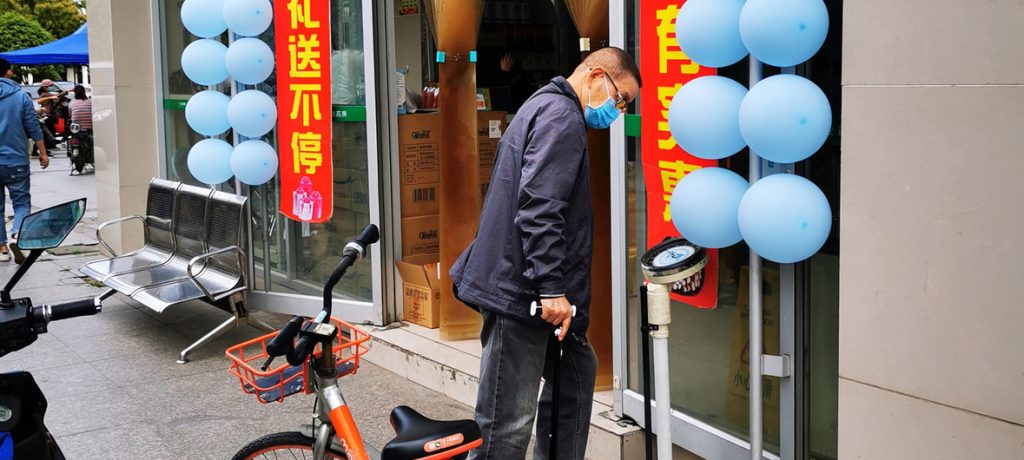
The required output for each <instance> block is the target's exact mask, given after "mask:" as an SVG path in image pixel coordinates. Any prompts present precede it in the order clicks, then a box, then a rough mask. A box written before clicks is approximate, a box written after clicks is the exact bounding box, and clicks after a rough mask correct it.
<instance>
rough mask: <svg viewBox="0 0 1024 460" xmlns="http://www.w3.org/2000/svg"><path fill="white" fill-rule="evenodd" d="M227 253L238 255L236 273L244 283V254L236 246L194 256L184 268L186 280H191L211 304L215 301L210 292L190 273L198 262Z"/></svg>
mask: <svg viewBox="0 0 1024 460" xmlns="http://www.w3.org/2000/svg"><path fill="white" fill-rule="evenodd" d="M227 252H236V253H238V271H239V274H240V276H241V277H242V280H243V281H244V280H245V274H244V272H243V270H244V269H245V268H244V266H243V263H242V258H244V257H245V252H244V251H242V248H240V247H238V246H228V247H226V248H221V249H218V250H216V251H210V252H207V253H206V254H200V255H198V256H195V257H193V258H192V260H190V261H188V266H187V267H186V268H185V273H188V278H189V279H190V280H192V282H193V283H195V285H196V286H198V287H199V290H201V291H203V294H205V295H206V297H207V298H208V299H210V301H211V302H212V301H215V300H216V299H214V298H213V295H212V294H210V291H209V290H207V289H206V286H203V283H200V282H199V279H198V278H196V276H195V275H194V274H193V273H192V267H193V266H194V265H195V264H197V263H199V261H201V260H206V259H209V258H211V257H214V256H218V255H221V254H224V253H227Z"/></svg>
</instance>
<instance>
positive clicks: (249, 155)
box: [231, 140, 277, 185]
mask: <svg viewBox="0 0 1024 460" xmlns="http://www.w3.org/2000/svg"><path fill="white" fill-rule="evenodd" d="M231 171H232V172H234V173H235V177H237V178H238V180H240V181H242V183H244V184H249V185H261V184H265V183H267V181H269V180H271V179H273V178H274V176H275V175H276V174H277V151H276V150H274V148H273V147H271V146H270V144H267V143H266V142H263V141H256V140H251V141H245V142H242V143H241V144H238V145H237V146H235V151H234V152H233V153H232V154H231Z"/></svg>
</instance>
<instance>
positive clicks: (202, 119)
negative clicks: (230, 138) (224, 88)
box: [185, 90, 231, 136]
mask: <svg viewBox="0 0 1024 460" xmlns="http://www.w3.org/2000/svg"><path fill="white" fill-rule="evenodd" d="M230 100H231V99H230V98H229V97H227V96H226V95H224V93H220V92H217V91H209V90H207V91H200V92H198V93H196V94H195V95H194V96H192V98H190V99H189V100H188V104H186V105H185V121H187V122H188V125H189V127H191V128H192V130H193V131H195V132H197V133H199V134H202V135H204V136H216V135H219V134H223V133H224V132H225V131H227V130H228V128H230V127H231V125H230V124H228V102H230Z"/></svg>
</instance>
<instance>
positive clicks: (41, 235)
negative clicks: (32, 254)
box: [18, 198, 85, 250]
mask: <svg viewBox="0 0 1024 460" xmlns="http://www.w3.org/2000/svg"><path fill="white" fill-rule="evenodd" d="M84 213H85V198H80V199H78V200H75V201H69V202H67V203H64V204H59V205H57V206H54V207H52V208H47V209H44V210H42V211H37V212H34V213H32V214H29V215H28V217H25V220H23V221H21V230H19V231H18V247H19V248H21V249H26V250H31V249H50V248H55V247H57V246H60V244H61V243H62V242H63V241H64V238H67V236H68V235H69V234H71V231H72V230H74V229H75V226H76V225H78V221H80V220H82V215H83V214H84Z"/></svg>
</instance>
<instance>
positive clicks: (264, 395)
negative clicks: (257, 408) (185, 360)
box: [225, 318, 370, 404]
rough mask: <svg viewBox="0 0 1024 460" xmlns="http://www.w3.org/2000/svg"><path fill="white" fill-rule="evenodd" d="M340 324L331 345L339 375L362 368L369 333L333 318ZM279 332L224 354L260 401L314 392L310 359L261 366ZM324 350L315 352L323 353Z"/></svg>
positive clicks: (234, 371)
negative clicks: (270, 344)
mask: <svg viewBox="0 0 1024 460" xmlns="http://www.w3.org/2000/svg"><path fill="white" fill-rule="evenodd" d="M331 322H332V323H334V325H335V326H337V327H338V336H337V337H336V338H335V339H334V340H335V341H334V345H333V346H332V347H331V349H332V352H333V353H334V355H335V360H336V361H335V366H336V367H337V370H338V377H343V376H346V375H349V374H354V373H355V372H356V371H357V370H358V369H359V357H360V356H362V355H363V354H365V353H366V352H367V346H366V341H367V340H369V339H370V336H369V335H368V334H367V333H365V332H363V331H362V330H360V329H359V328H357V327H355V326H353V325H351V324H348V323H346V322H344V321H340V320H337V319H334V318H331ZM277 333H278V331H275V332H271V333H269V334H267V335H264V336H262V337H257V338H255V339H252V340H249V341H247V342H242V343H240V344H238V345H235V346H233V347H230V348H228V349H227V351H226V352H225V354H226V355H227V357H228V359H229V360H231V366H230V367H229V368H228V372H231V374H232V375H234V376H235V377H237V378H238V382H239V384H240V385H241V386H242V391H244V392H246V393H248V394H251V395H255V396H256V400H258V401H259V402H261V403H264V404H266V403H269V402H275V401H276V402H280V401H283V400H284V398H286V397H288V396H291V395H293V394H296V393H299V392H305V393H312V392H313V391H312V388H310V385H309V362H308V361H307V362H304V363H302V365H301V366H291V365H289V364H288V362H287V361H285V360H284V357H281V358H279V359H281V360H282V361H285V362H283V363H282V364H280V365H278V366H274V367H272V368H271V369H269V370H266V371H262V370H260V366H261V365H262V364H263V361H264V360H266V359H267V356H268V355H267V344H268V343H270V341H271V340H273V339H274V337H276V336H277ZM321 352H322V351H321V350H317V351H316V352H315V353H314V355H315V356H318V357H319V356H320V354H321Z"/></svg>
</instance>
